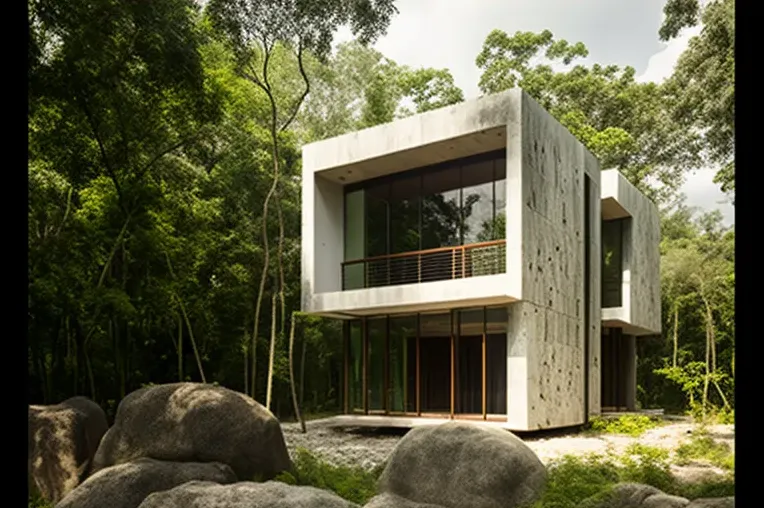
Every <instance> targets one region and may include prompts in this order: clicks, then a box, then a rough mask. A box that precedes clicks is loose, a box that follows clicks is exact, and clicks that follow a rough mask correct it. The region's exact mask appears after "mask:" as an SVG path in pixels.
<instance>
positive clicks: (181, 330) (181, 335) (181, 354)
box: [178, 314, 184, 383]
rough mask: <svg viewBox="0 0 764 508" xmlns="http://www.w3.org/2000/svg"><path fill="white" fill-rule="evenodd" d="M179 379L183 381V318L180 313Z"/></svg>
mask: <svg viewBox="0 0 764 508" xmlns="http://www.w3.org/2000/svg"><path fill="white" fill-rule="evenodd" d="M178 381H179V382H181V383H182V382H183V381H184V379H183V318H182V317H181V315H180V314H178Z"/></svg>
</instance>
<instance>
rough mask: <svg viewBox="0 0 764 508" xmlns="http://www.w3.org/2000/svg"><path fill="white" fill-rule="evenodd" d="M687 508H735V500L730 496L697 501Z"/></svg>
mask: <svg viewBox="0 0 764 508" xmlns="http://www.w3.org/2000/svg"><path fill="white" fill-rule="evenodd" d="M686 508H735V498H734V497H732V496H730V497H709V498H705V499H695V500H694V501H692V502H690V504H688V505H687V507H686Z"/></svg>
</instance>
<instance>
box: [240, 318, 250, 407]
mask: <svg viewBox="0 0 764 508" xmlns="http://www.w3.org/2000/svg"><path fill="white" fill-rule="evenodd" d="M242 330H243V332H244V337H242V342H241V353H242V356H243V357H244V395H249V338H248V337H247V320H246V319H244V327H243V328H242Z"/></svg>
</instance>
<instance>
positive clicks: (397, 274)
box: [342, 240, 506, 290]
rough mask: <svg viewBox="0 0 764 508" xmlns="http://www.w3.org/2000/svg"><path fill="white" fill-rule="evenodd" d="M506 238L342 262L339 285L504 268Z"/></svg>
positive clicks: (356, 285)
mask: <svg viewBox="0 0 764 508" xmlns="http://www.w3.org/2000/svg"><path fill="white" fill-rule="evenodd" d="M505 253H506V240H494V241H490V242H482V243H473V244H469V245H457V246H454V247H441V248H438V249H428V250H421V251H413V252H403V253H400V254H390V255H386V256H375V257H370V258H365V259H356V260H352V261H345V262H344V263H342V288H343V289H346V290H347V289H361V288H374V287H382V286H397V285H401V284H418V283H422V282H434V281H439V280H450V279H462V278H466V277H477V276H480V275H494V274H498V273H504V272H506V256H505Z"/></svg>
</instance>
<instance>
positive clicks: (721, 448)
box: [676, 432, 735, 470]
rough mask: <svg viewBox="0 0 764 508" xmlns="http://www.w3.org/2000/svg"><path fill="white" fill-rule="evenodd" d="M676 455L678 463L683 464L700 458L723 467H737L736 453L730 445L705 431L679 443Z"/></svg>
mask: <svg viewBox="0 0 764 508" xmlns="http://www.w3.org/2000/svg"><path fill="white" fill-rule="evenodd" d="M676 457H677V463H678V464H681V465H686V464H689V463H690V462H692V461H694V460H700V461H705V462H709V463H710V464H713V465H714V466H717V467H721V468H723V469H728V470H733V469H734V468H735V455H734V454H733V453H732V450H731V449H730V445H729V444H727V443H723V442H718V441H716V440H714V438H712V437H711V436H709V435H707V434H706V433H704V432H700V433H698V434H696V435H694V436H692V438H690V440H689V441H687V442H684V443H682V444H681V445H679V448H677V449H676Z"/></svg>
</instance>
